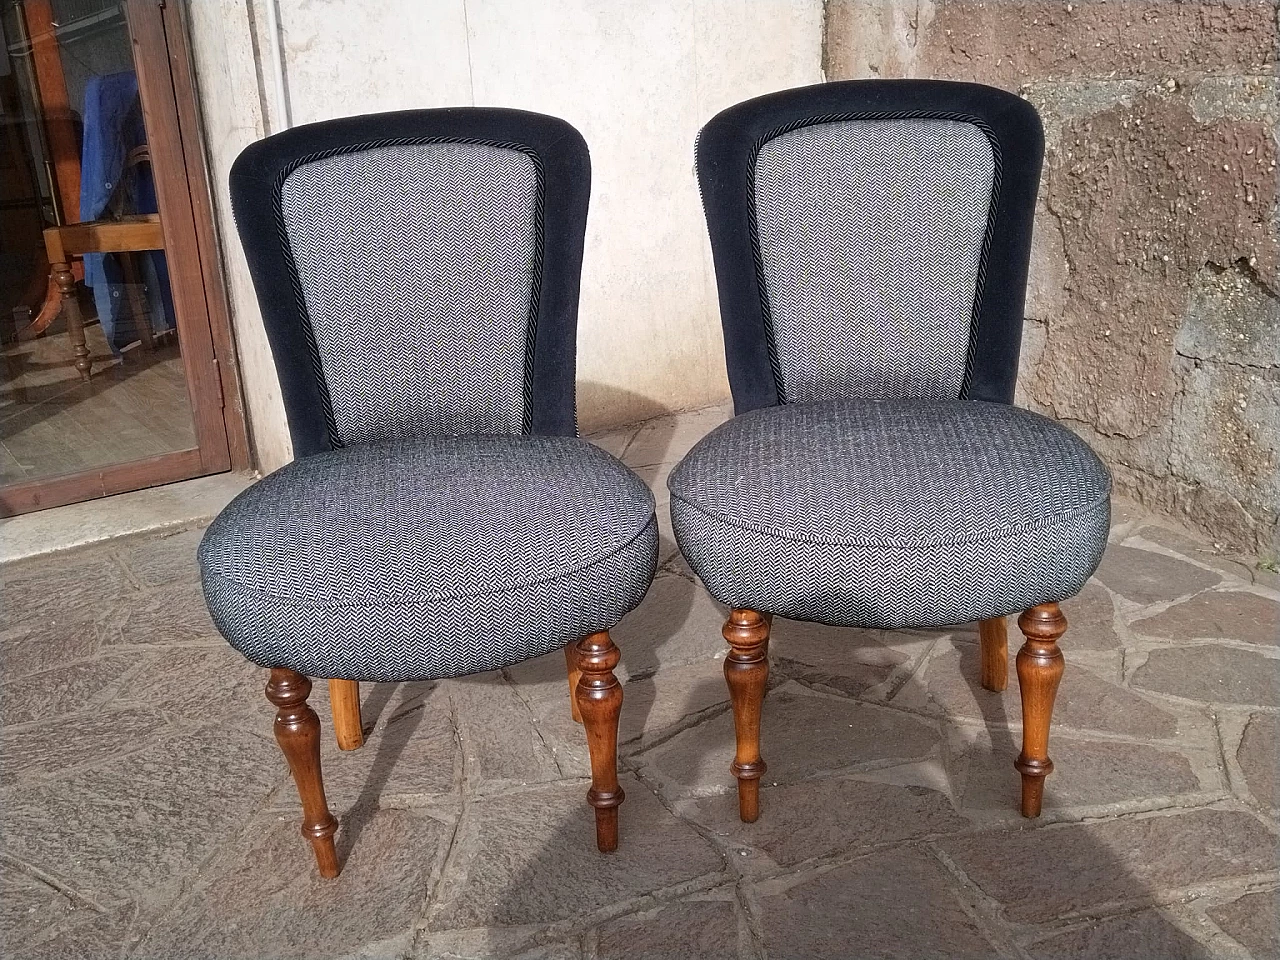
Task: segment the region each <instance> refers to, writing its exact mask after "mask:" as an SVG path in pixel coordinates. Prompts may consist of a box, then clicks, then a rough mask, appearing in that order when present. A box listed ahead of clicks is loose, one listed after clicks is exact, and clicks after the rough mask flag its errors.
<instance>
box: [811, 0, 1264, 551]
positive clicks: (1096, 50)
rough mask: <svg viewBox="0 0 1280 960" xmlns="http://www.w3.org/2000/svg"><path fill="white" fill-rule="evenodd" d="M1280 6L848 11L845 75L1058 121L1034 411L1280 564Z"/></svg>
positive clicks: (1053, 125) (1040, 228)
mask: <svg viewBox="0 0 1280 960" xmlns="http://www.w3.org/2000/svg"><path fill="white" fill-rule="evenodd" d="M1277 7H1278V4H1277V0H1206V2H1194V3H1193V2H1179V0H1072V2H1067V0H828V4H827V9H826V23H825V37H824V67H825V70H826V75H827V77H828V79H832V80H835V79H849V78H866V77H876V76H879V77H904V76H905V77H934V78H940V79H941V78H945V79H959V80H975V81H979V82H982V83H989V84H993V85H995V86H999V87H1003V88H1005V89H1007V90H1013V91H1017V92H1018V93H1020V94H1021V95H1023V96H1024V97H1026V98H1027V99H1028V100H1030V101H1031V102H1032V103H1034V104H1035V105H1036V107H1037V108H1038V109H1039V110H1040V112H1041V115H1042V117H1043V118H1044V123H1045V134H1046V156H1045V170H1044V176H1043V181H1042V183H1041V190H1040V197H1041V202H1040V207H1039V210H1038V214H1037V221H1036V237H1035V248H1034V252H1033V262H1032V280H1031V289H1030V294H1029V297H1028V303H1027V325H1026V328H1025V333H1024V340H1023V370H1022V375H1021V377H1020V402H1022V403H1024V404H1026V405H1028V406H1031V407H1033V408H1035V409H1039V410H1041V411H1042V412H1044V413H1047V414H1049V415H1051V416H1054V417H1056V418H1058V419H1061V420H1063V421H1064V422H1066V423H1068V424H1070V425H1071V426H1072V427H1073V428H1074V429H1076V430H1077V431H1078V432H1080V433H1081V434H1082V435H1083V436H1084V437H1086V438H1087V439H1088V440H1089V441H1090V442H1091V443H1093V444H1094V446H1095V448H1096V449H1097V450H1098V451H1099V452H1100V453H1101V454H1102V455H1103V456H1104V457H1105V458H1106V459H1107V460H1108V462H1109V464H1110V465H1111V467H1112V471H1113V474H1114V476H1115V479H1116V485H1117V488H1118V489H1119V490H1120V491H1122V492H1125V493H1127V494H1129V495H1131V496H1134V497H1136V498H1138V499H1139V500H1141V501H1143V502H1144V503H1146V504H1147V505H1149V506H1151V507H1153V508H1156V509H1159V510H1162V511H1164V512H1167V513H1172V514H1175V515H1178V516H1180V517H1182V518H1183V519H1185V520H1187V521H1189V522H1190V523H1192V524H1193V525H1195V526H1198V527H1200V528H1201V529H1203V530H1204V531H1205V532H1206V533H1207V534H1208V535H1210V536H1211V537H1212V538H1213V539H1214V540H1215V541H1216V542H1218V543H1221V544H1223V545H1224V546H1226V547H1228V548H1232V549H1236V550H1240V551H1244V552H1246V553H1250V554H1255V553H1256V554H1261V555H1262V556H1263V557H1264V558H1270V559H1274V558H1275V557H1276V555H1277V553H1280V242H1278V240H1277V225H1278V224H1280V218H1278V215H1277V196H1276V194H1277V167H1276V156H1277V119H1278V117H1280V86H1278V82H1277V59H1278V58H1280V52H1278V47H1280V26H1278V18H1280V11H1278V9H1277Z"/></svg>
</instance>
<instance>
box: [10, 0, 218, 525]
mask: <svg viewBox="0 0 1280 960" xmlns="http://www.w3.org/2000/svg"><path fill="white" fill-rule="evenodd" d="M0 14H2V15H0V25H2V26H3V39H4V47H5V56H4V60H3V62H2V63H0V125H2V126H3V129H2V130H0V184H2V186H3V204H0V217H2V218H3V220H2V221H0V236H3V238H4V239H3V247H2V249H0V341H2V342H0V498H4V499H6V502H5V503H4V504H3V506H5V507H7V510H6V511H5V512H10V513H12V512H21V511H22V510H24V509H31V508H34V507H39V506H42V505H47V504H50V503H54V502H69V501H72V500H76V499H84V498H86V497H87V496H95V495H102V494H105V493H113V492H118V491H119V490H123V489H133V488H136V487H140V486H146V485H150V484H152V483H158V482H166V481H168V480H173V479H179V478H181V477H183V476H194V475H197V474H199V473H208V472H213V470H215V469H226V468H227V465H228V461H227V454H226V435H225V427H223V426H221V406H222V405H221V403H220V402H218V403H217V408H218V409H217V410H211V409H210V408H211V407H212V406H213V399H214V397H215V395H220V393H221V383H220V381H219V380H218V369H217V364H216V361H214V360H213V352H212V346H211V339H210V333H209V318H208V315H207V312H206V311H205V309H204V305H205V304H204V300H205V298H204V292H203V290H202V289H201V284H202V280H201V265H200V263H199V253H198V251H197V248H196V244H195V243H194V242H191V241H192V240H193V238H194V231H193V229H192V223H191V220H192V216H193V214H192V207H191V201H190V196H189V192H188V184H187V171H186V170H185V169H184V159H183V151H182V144H181V136H180V133H179V131H177V130H176V129H173V128H175V127H176V126H177V117H178V111H177V109H176V105H175V104H174V103H173V102H171V101H172V98H173V96H174V94H173V84H172V82H171V80H170V77H169V75H168V57H167V55H166V49H165V45H166V40H165V34H164V24H163V23H162V22H161V21H160V20H159V19H157V18H159V17H160V16H161V14H160V13H159V5H157V4H154V3H152V4H150V5H146V4H139V3H137V2H132V3H130V2H125V3H122V2H120V0H0ZM146 18H151V19H149V20H147V22H143V23H139V22H137V21H138V20H139V19H146ZM131 19H132V21H133V22H131ZM131 27H132V28H133V29H132V30H131ZM148 42H149V43H150V46H151V49H147V43H148ZM156 47H160V49H155V48H156ZM160 73H163V76H159V75H158V74H160ZM170 248H174V249H170ZM193 261H194V262H193ZM215 391H216V392H217V393H216V394H215ZM197 407H199V408H201V409H199V410H197ZM201 414H203V415H201ZM213 414H216V416H215V415H213Z"/></svg>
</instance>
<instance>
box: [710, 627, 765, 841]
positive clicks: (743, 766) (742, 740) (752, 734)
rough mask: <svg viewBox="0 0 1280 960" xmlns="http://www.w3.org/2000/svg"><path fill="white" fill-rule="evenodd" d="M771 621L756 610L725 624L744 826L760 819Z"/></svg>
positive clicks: (726, 665)
mask: <svg viewBox="0 0 1280 960" xmlns="http://www.w3.org/2000/svg"><path fill="white" fill-rule="evenodd" d="M771 621H772V618H771V617H769V615H768V614H764V615H762V614H760V613H758V612H757V611H755V610H733V611H731V612H730V613H729V619H728V620H726V621H725V624H724V629H723V631H722V632H723V633H724V638H725V639H726V640H728V641H729V656H728V657H726V658H725V661H724V678H725V681H726V682H727V683H728V684H729V699H730V700H731V701H732V703H733V730H734V734H735V737H736V739H737V742H738V746H737V751H736V753H735V754H734V758H733V763H732V764H730V765H729V769H730V770H731V771H732V772H733V775H734V776H735V777H737V778H738V815H739V816H740V817H741V818H742V821H743V822H744V823H754V822H755V821H756V818H757V817H759V816H760V778H761V777H762V776H763V775H764V771H765V762H764V760H762V759H761V758H760V707H761V705H762V704H763V703H764V689H765V685H766V684H767V683H768V681H769V626H770V623H771Z"/></svg>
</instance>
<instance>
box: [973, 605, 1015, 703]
mask: <svg viewBox="0 0 1280 960" xmlns="http://www.w3.org/2000/svg"><path fill="white" fill-rule="evenodd" d="M978 640H979V646H980V647H981V649H982V686H983V687H984V688H986V689H987V690H994V691H997V692H999V691H1001V690H1003V689H1004V688H1005V687H1007V686H1008V685H1009V632H1008V628H1007V627H1006V626H1005V622H1004V617H992V618H991V619H990V620H983V621H982V622H981V623H979V624H978Z"/></svg>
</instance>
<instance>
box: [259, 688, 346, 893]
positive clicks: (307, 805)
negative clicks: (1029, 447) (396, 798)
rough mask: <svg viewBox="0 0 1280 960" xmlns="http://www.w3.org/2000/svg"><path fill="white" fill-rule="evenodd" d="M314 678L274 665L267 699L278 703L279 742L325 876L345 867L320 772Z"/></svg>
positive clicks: (305, 832)
mask: <svg viewBox="0 0 1280 960" xmlns="http://www.w3.org/2000/svg"><path fill="white" fill-rule="evenodd" d="M310 695H311V681H310V680H308V679H307V678H306V677H304V676H303V675H302V674H300V673H298V672H297V671H295V670H290V669H289V668H288V667H273V668H272V670H271V679H270V680H268V681H267V699H268V700H270V701H271V702H272V703H273V704H275V706H276V722H275V731H276V742H277V743H279V744H280V749H281V750H282V751H283V752H284V755H285V759H286V760H288V761H289V772H290V773H292V774H293V782H294V784H295V785H296V786H297V788H298V796H299V798H301V800H302V835H303V836H304V837H306V838H307V840H309V841H310V842H311V847H312V849H313V850H314V851H315V855H316V865H317V866H318V867H319V869H320V876H322V877H336V876H337V875H338V873H339V871H340V870H341V867H340V866H339V865H338V853H337V850H336V849H335V848H334V845H333V835H334V834H335V833H337V832H338V821H337V820H335V819H334V816H333V814H332V813H330V812H329V804H328V801H326V800H325V797H324V780H323V778H322V777H321V773H320V718H319V717H317V716H316V712H315V711H314V710H312V709H311V707H309V706H308V705H307V697H308V696H310Z"/></svg>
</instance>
